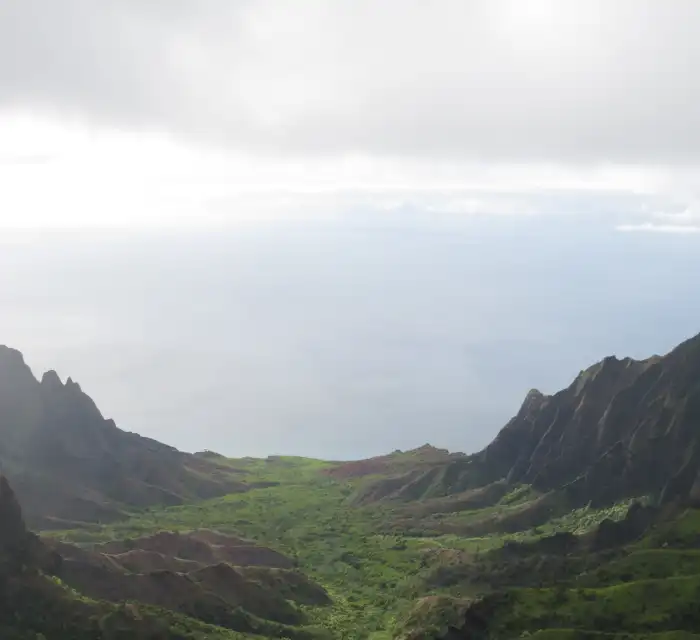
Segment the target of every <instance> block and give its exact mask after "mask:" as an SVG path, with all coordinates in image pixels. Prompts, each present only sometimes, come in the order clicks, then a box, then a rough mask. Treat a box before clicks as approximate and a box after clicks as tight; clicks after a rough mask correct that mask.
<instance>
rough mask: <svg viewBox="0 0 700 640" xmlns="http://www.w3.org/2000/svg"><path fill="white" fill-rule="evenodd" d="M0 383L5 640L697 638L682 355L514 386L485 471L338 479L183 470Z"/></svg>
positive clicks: (24, 373)
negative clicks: (516, 401) (552, 387)
mask: <svg viewBox="0 0 700 640" xmlns="http://www.w3.org/2000/svg"><path fill="white" fill-rule="evenodd" d="M0 374H1V379H0V383H2V384H0V435H2V445H3V446H2V448H1V449H0V461H1V462H2V463H3V469H4V470H5V473H6V475H7V477H8V479H9V481H8V480H5V479H3V486H2V489H3V490H2V492H0V493H1V494H2V495H0V512H1V513H0V515H2V518H0V560H2V562H0V589H2V593H3V594H4V599H3V602H4V604H0V625H4V628H3V631H4V632H5V635H4V636H2V637H8V638H14V639H16V640H20V639H21V640H37V638H46V639H48V638H52V639H53V638H59V639H62V638H85V639H86V640H87V639H88V638H90V639H92V638H104V639H106V640H111V639H117V638H125V639H126V638H143V639H144V640H145V639H153V640H159V639H163V640H169V639H171V638H191V639H197V640H204V639H205V638H290V639H291V640H331V639H333V638H338V639H342V640H364V639H369V640H393V639H396V640H431V639H432V640H460V639H462V638H465V639H466V638H484V639H486V638H489V639H494V640H496V639H501V638H503V639H506V638H518V637H529V636H536V637H542V638H575V639H579V638H584V639H587V638H614V639H616V640H622V638H651V637H654V638H657V637H658V638H664V639H669V638H693V637H700V608H698V606H697V602H698V600H699V599H700V502H699V501H698V495H700V494H699V492H700V464H699V461H700V413H698V407H700V336H698V337H695V338H693V339H691V340H689V341H687V342H686V343H683V344H682V345H679V347H678V348H677V349H675V350H674V351H672V352H671V353H669V354H667V355H666V356H654V357H653V358H650V359H648V360H645V361H632V360H629V359H623V360H618V359H616V358H606V359H605V360H604V361H602V362H600V363H597V364H595V365H593V366H592V367H590V368H588V369H586V370H585V371H582V372H581V373H580V375H579V376H578V377H577V378H576V379H575V380H574V381H573V382H572V384H571V385H570V387H568V388H567V389H564V390H562V391H561V392H559V393H557V394H554V395H551V396H546V395H544V394H541V393H540V392H539V391H535V390H533V391H531V392H530V393H529V394H528V395H527V397H526V398H525V401H524V403H523V405H522V407H521V408H520V410H519V411H518V412H517V413H516V415H515V416H514V418H513V419H512V420H511V421H510V422H509V423H508V424H507V425H506V426H505V427H504V428H503V430H502V431H501V432H500V433H499V435H498V436H497V437H496V438H495V440H494V441H493V442H492V443H491V444H490V445H489V446H488V447H486V448H485V449H484V450H483V451H481V452H477V453H475V454H470V455H467V454H463V453H451V452H448V451H446V450H444V449H438V448H435V447H433V446H431V445H429V444H426V445H424V446H422V447H420V448H418V449H414V450H411V451H398V450H397V451H394V452H393V453H390V454H387V455H382V456H378V457H375V458H370V459H368V460H359V461H351V462H338V461H323V460H316V459H311V458H299V457H288V456H270V457H268V458H265V459H253V458H227V457H225V456H222V455H220V454H217V453H214V452H210V451H203V452H200V453H196V454H184V453H181V452H178V451H176V450H175V449H172V448H170V447H167V446H166V445H162V444H160V443H156V442H153V441H150V440H148V439H145V438H140V436H137V435H135V434H129V433H125V432H123V431H121V430H119V429H118V428H117V427H116V425H114V423H112V422H111V421H108V420H105V419H104V418H102V416H101V414H100V413H99V411H98V410H97V408H96V407H95V406H94V403H92V401H91V400H90V399H89V398H88V397H87V396H86V395H85V394H84V393H83V392H82V391H81V390H80V388H79V387H78V386H77V385H76V384H75V383H73V382H71V381H68V382H67V383H66V384H65V385H64V384H63V383H62V382H61V381H60V379H58V376H56V375H55V374H51V375H48V374H47V375H45V376H44V378H43V379H42V381H41V382H39V381H36V380H35V379H34V378H33V377H32V376H31V373H30V372H29V370H28V368H27V367H26V365H24V363H23V361H22V360H21V356H19V355H18V352H15V351H12V350H0ZM20 426H21V428H20ZM49 445H50V446H49ZM96 461H99V463H98V462H96ZM15 486H16V487H17V488H18V489H17V497H15V493H14V490H13V489H14V487H15ZM52 496H53V497H54V498H56V499H54V500H49V498H50V497H52ZM25 502H26V503H27V504H28V509H27V513H28V518H27V522H28V523H29V525H30V528H32V529H34V530H35V531H36V532H37V533H39V535H38V536H37V535H35V534H32V533H29V532H28V530H27V528H26V526H25V524H24V519H23V517H22V511H21V509H22V507H23V506H24V503H25ZM20 505H22V506H20ZM37 602H40V603H43V604H42V605H41V610H38V609H36V608H34V605H35V603H37ZM44 609H45V610H51V611H54V612H55V613H54V614H52V615H51V617H50V618H47V617H46V616H45V615H44V614H43V613H42V611H43V610H44Z"/></svg>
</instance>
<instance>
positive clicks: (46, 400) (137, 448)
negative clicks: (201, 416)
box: [0, 346, 245, 527]
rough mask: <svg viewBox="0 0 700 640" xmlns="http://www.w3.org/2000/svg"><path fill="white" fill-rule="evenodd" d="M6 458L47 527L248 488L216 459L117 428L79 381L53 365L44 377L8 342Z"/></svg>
mask: <svg viewBox="0 0 700 640" xmlns="http://www.w3.org/2000/svg"><path fill="white" fill-rule="evenodd" d="M0 465H1V466H2V469H3V471H4V473H5V474H6V475H7V476H8V477H9V478H10V481H11V482H12V485H13V486H14V487H15V490H16V491H17V494H18V496H19V499H20V500H21V501H22V503H23V504H24V505H25V511H26V514H27V518H28V520H29V521H30V523H32V524H35V525H40V526H42V527H48V526H52V525H54V524H56V525H57V526H62V522H61V521H62V520H69V521H95V520H103V521H105V520H109V519H114V518H116V517H119V515H120V514H121V512H122V510H123V509H124V508H125V507H129V506H131V507H134V506H136V507H143V506H148V505H151V504H159V505H162V504H165V505H169V504H178V503H180V502H182V501H183V500H184V499H188V498H206V497H212V496H216V495H220V494H223V493H227V492H230V491H235V490H242V489H244V488H245V486H244V485H243V484H241V483H240V482H237V481H236V480H235V479H234V478H233V477H232V476H231V474H230V472H229V470H228V469H227V468H226V467H225V466H223V465H221V464H220V463H217V461H215V460H211V459H206V458H202V457H199V456H193V455H190V454H185V453H182V452H180V451H177V450H176V449H174V448H172V447H169V446H166V445H164V444H161V443H159V442H156V441H154V440H151V439H148V438H143V437H141V436H139V435H136V434H133V433H127V432H125V431H122V430H121V429H118V428H117V426H116V425H115V424H114V422H113V421H112V420H106V419H105V418H104V417H103V416H102V414H101V413H100V411H99V409H98V408H97V407H96V406H95V403H94V402H93V401H92V400H91V399H90V397H89V396H87V395H86V394H85V393H83V391H82V390H81V388H80V386H79V385H78V384H77V383H75V382H73V381H72V380H71V379H70V378H69V379H68V380H67V381H66V383H65V384H64V383H63V382H61V380H60V378H59V377H58V375H57V374H56V373H55V372H53V371H49V372H48V373H45V374H44V376H43V377H42V379H41V381H38V380H37V379H36V378H35V377H34V376H33V374H32V372H31V371H30V369H29V367H28V366H27V365H26V364H25V363H24V359H23V357H22V355H21V353H19V352H18V351H16V350H14V349H9V348H8V347H3V346H0Z"/></svg>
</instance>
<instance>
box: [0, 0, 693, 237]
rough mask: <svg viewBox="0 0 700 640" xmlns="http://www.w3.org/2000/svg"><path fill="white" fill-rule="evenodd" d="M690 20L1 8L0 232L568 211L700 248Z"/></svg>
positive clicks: (621, 8)
mask: <svg viewBox="0 0 700 640" xmlns="http://www.w3.org/2000/svg"><path fill="white" fill-rule="evenodd" d="M699 19H700V4H699V3H697V2H695V1H693V0H666V1H665V2H658V1H656V0H617V1H616V2H609V1H606V0H528V1H527V2H522V1H521V0H489V1H488V2H487V1H485V0H484V1H474V0H472V1H469V0H440V1H437V2H432V3H421V2H414V1H412V0H410V1H403V0H401V1H399V0H387V1H386V2H382V3H375V2H371V1H370V0H338V1H337V2H332V3H329V2H325V1H323V0H308V1H307V2H304V3H288V2H286V3H285V2H281V1H276V0H256V1H255V2H253V1H252V0H241V1H238V2H230V1H229V0H199V1H198V2H190V1H185V0H152V1H150V2H147V3H144V2H138V1H137V0H102V1H100V2H94V1H93V0H64V1H63V2H60V3H57V2H45V1H44V0H22V2H19V1H10V2H5V3H2V4H1V5H0V183H1V186H2V189H0V226H2V227H5V228H7V227H26V226H29V227H36V226H40V227H44V226H66V225H87V224H90V225H98V226H104V225H125V226H136V225H146V226H153V225H155V226H162V225H173V224H183V223H185V224H192V223H200V224H201V223H202V222H204V223H208V224H209V223H211V224H218V223H221V222H226V223H229V222H232V221H235V222H238V223H240V222H249V221H259V220H260V219H278V218H280V217H289V216H297V217H298V216H300V215H304V216H317V215H336V214H338V213H342V214H344V213H346V212H348V211H350V210H352V209H357V208H360V207H365V208H366V209H367V210H376V211H380V212H381V211H386V210H398V209H406V208H411V207H421V208H422V209H423V210H424V211H425V212H426V213H428V214H429V213H432V214H434V215H440V214H445V215H447V214H450V215H464V214H470V213H501V212H503V211H504V210H507V212H509V213H530V214H531V213H538V212H542V211H545V212H548V211H549V210H550V209H551V207H552V206H553V203H555V202H556V199H554V198H553V197H552V195H551V192H552V190H554V191H559V192H563V191H566V192H568V193H569V195H568V196H567V198H565V199H566V204H567V206H576V207H579V208H582V209H587V208H592V209H595V210H601V209H606V210H607V209H608V208H610V206H611V205H612V204H613V203H615V202H619V199H620V197H622V198H623V200H625V202H626V203H629V202H633V206H632V208H630V209H622V210H619V211H618V213H620V214H623V215H626V216H629V217H630V218H634V219H630V220H628V221H625V222H623V223H622V225H623V226H625V225H626V226H628V227H633V226H635V225H639V224H647V223H648V225H650V226H651V227H653V228H654V229H656V228H664V227H673V228H684V229H688V228H691V227H693V226H695V225H696V224H697V221H696V219H692V220H690V221H688V220H685V219H683V218H682V217H681V216H680V215H676V213H674V212H676V211H678V212H683V211H686V210H690V209H692V207H693V206H694V203H695V202H697V201H699V200H700V171H698V166H700V112H699V111H698V110H697V108H696V104H697V103H698V99H699V98H700V73H698V69H699V68H700V41H699V40H698V39H697V37H696V33H695V31H696V29H695V27H696V25H697V24H698V21H699ZM581 191H583V192H585V193H586V194H587V196H586V198H587V200H586V199H585V198H581V197H579V192H581ZM504 194H507V195H504ZM536 194H540V195H536ZM584 200H586V201H584ZM657 211H668V212H670V213H671V214H672V216H671V217H669V218H667V219H664V220H660V219H657V217H655V216H657V214H656V213H655V212H657Z"/></svg>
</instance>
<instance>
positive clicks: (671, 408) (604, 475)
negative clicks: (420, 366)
mask: <svg viewBox="0 0 700 640" xmlns="http://www.w3.org/2000/svg"><path fill="white" fill-rule="evenodd" d="M475 463H476V465H477V467H478V468H479V471H480V474H481V480H482V482H483V481H484V480H496V479H500V478H506V479H507V481H508V482H509V483H510V484H516V483H527V484H532V485H533V486H534V487H535V488H537V489H539V490H541V491H549V490H552V489H560V488H564V489H565V490H566V492H567V493H568V495H569V496H570V498H572V499H573V500H574V501H575V502H580V503H584V502H588V501H593V503H600V504H603V503H608V502H612V501H614V500H617V499H620V498H623V497H634V496H639V495H644V494H649V493H653V494H658V495H659V496H661V497H662V498H664V499H666V500H671V499H675V498H682V499H690V500H693V499H695V498H697V493H698V488H700V484H699V482H700V477H699V475H698V472H699V471H700V336H697V337H695V338H693V339H691V340H688V341H687V342H685V343H683V344H681V345H680V346H679V347H677V348H676V349H674V350H673V351H672V352H671V353H669V354H668V355H666V356H664V357H653V358H650V359H648V360H644V361H634V360H630V359H624V360H618V359H616V358H614V357H610V358H606V359H605V360H603V361H602V362H599V363H598V364H596V365H594V366H592V367H590V368H589V369H587V370H586V371H583V372H581V374H580V375H579V376H578V377H577V378H576V380H574V382H573V383H572V384H571V385H570V386H569V387H568V388H567V389H564V390H563V391H560V392H559V393H557V394H555V395H553V396H544V395H542V394H540V393H538V392H530V394H528V397H527V398H526V400H525V402H524V404H523V406H522V408H521V409H520V411H519V412H518V414H517V415H516V416H515V417H514V418H513V419H512V420H511V421H510V422H509V423H508V424H507V425H506V426H505V427H504V428H503V429H502V431H501V432H500V433H499V435H498V436H497V438H496V439H495V440H494V441H493V442H492V443H491V444H490V445H489V446H488V447H487V448H486V449H485V450H484V451H482V452H481V453H480V454H478V455H477V456H476V457H475Z"/></svg>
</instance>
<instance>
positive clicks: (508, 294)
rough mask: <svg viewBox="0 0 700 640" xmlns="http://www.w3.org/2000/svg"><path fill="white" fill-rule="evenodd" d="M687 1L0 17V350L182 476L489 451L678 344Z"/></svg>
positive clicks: (684, 254)
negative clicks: (584, 386) (546, 400)
mask: <svg viewBox="0 0 700 640" xmlns="http://www.w3.org/2000/svg"><path fill="white" fill-rule="evenodd" d="M698 19H700V4H698V3H697V2H694V1H693V0H666V1H665V2H657V1H654V0H617V1H616V2H604V1H602V0H586V1H584V0H528V1H527V2H523V1H522V0H489V1H485V0H484V1H469V0H459V1H456V0H455V1H452V0H442V1H438V0H436V1H431V2H417V1H416V2H414V1H413V0H401V1H398V0H385V1H384V2H381V3H377V2H370V1H369V0H366V1H365V0H352V1H350V0H337V1H336V2H333V3H329V2H325V1H321V0H308V1H306V2H304V3H291V2H282V1H279V0H277V1H275V0H256V1H255V2H252V1H247V0H239V1H236V2H231V1H230V0H198V1H197V2H191V1H185V0H152V1H150V2H148V3H144V2H138V1H137V0H102V1H101V2H99V3H98V2H93V1H92V0H63V1H62V2H61V3H49V2H45V1H42V0H22V1H19V0H9V1H8V2H3V3H2V4H0V254H1V255H0V266H1V267H2V273H1V274H0V300H2V301H3V317H2V318H0V342H5V343H7V344H10V345H11V346H14V347H16V348H19V349H20V350H22V351H23V352H24V353H25V355H26V356H27V360H28V362H29V364H30V365H31V366H33V368H34V369H35V370H36V371H38V372H40V371H41V370H43V369H47V368H56V369H58V370H59V373H60V374H61V375H62V376H63V377H64V378H65V377H67V376H68V375H70V376H72V377H73V378H75V379H78V380H79V381H80V382H81V383H82V386H83V387H84V388H85V390H86V391H88V392H89V393H90V394H91V395H93V396H94V397H95V399H96V400H97V402H98V405H99V406H100V407H101V408H102V409H103V412H104V413H105V414H106V415H109V416H111V417H114V418H115V419H116V420H117V422H118V424H120V425H121V426H123V427H124V428H127V429H129V430H136V431H139V432H141V433H144V434H145V435H150V436H152V437H158V438H159V439H161V440H164V441H166V442H169V443H172V444H175V445H176V446H179V447H182V448H184V449H187V450H196V449H203V448H212V449H218V450H221V451H223V452H224V453H228V454H231V455H237V454H240V455H245V454H255V455H266V454H268V453H287V452H288V453H299V454H303V453H306V454H309V455H319V456H324V457H338V458H340V457H344V458H348V457H358V456H363V455H372V454H376V453H381V452H383V451H385V450H390V449H395V448H408V447H410V446H418V445H420V444H423V443H424V442H425V441H431V442H434V444H436V445H440V446H448V447H450V448H452V449H461V450H473V449H475V448H478V447H480V446H483V445H484V444H485V443H486V442H488V440H489V439H490V438H491V437H492V436H493V435H494V434H495V433H496V431H497V429H498V428H499V427H500V426H501V425H502V424H503V423H504V422H505V421H506V420H507V419H508V417H509V416H510V415H512V414H513V413H514V412H515V411H517V408H518V404H519V401H520V399H521V398H522V396H524V394H525V393H526V392H527V390H528V389H529V388H531V387H541V388H542V389H543V391H555V390H556V389H557V388H559V387H560V386H563V385H565V384H567V382H568V381H569V380H570V378H571V377H572V376H573V375H575V374H576V373H577V372H578V370H579V369H581V368H583V367H584V366H587V365H588V364H590V363H591V362H593V361H594V360H596V359H598V358H600V357H603V356H605V355H607V354H608V353H613V352H614V353H619V354H620V355H628V354H629V355H635V356H638V357H642V356H644V355H648V354H650V353H655V352H662V351H664V350H667V349H668V348H670V347H672V346H673V344H675V343H676V342H678V341H680V340H682V339H683V338H685V337H688V336H689V335H691V334H692V333H696V332H697V331H698V321H697V320H698V313H697V312H698V304H697V303H695V302H694V300H695V299H696V298H698V299H700V296H698V295H697V294H698V291H697V285H696V283H695V281H694V279H693V277H692V274H693V273H697V272H698V270H697V267H698V266H700V265H699V264H698V262H699V259H698V258H696V255H700V251H699V250H698V249H700V246H699V245H700V115H699V114H700V112H698V110H697V108H696V105H697V103H698V99H699V98H700V73H698V70H699V67H700V43H699V42H698V40H697V37H696V34H695V31H696V29H695V26H696V25H697V24H698Z"/></svg>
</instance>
